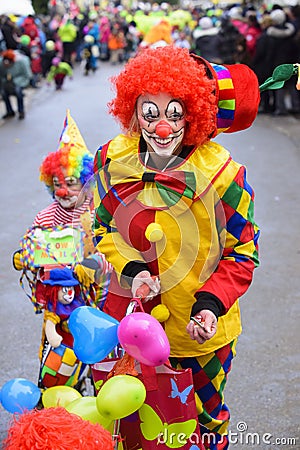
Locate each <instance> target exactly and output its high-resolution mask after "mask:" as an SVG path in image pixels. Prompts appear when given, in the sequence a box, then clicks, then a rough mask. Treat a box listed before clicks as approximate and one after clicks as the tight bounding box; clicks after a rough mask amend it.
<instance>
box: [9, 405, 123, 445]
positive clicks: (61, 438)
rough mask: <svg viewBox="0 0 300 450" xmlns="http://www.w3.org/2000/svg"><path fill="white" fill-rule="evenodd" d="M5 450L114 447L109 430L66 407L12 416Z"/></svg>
mask: <svg viewBox="0 0 300 450" xmlns="http://www.w3.org/2000/svg"><path fill="white" fill-rule="evenodd" d="M3 448H4V449H5V450H34V449H39V450H54V449H55V450H71V449H73V450H113V448H114V444H113V440H112V436H111V434H110V433H109V431H107V430H105V429H104V428H103V427H102V426H101V425H99V424H94V423H91V422H90V421H88V420H83V419H81V417H79V416H77V415H75V414H71V413H69V412H68V411H66V410H65V408H61V407H57V408H45V409H42V410H36V409H34V410H32V411H29V412H25V413H24V414H20V415H17V416H14V421H13V423H12V425H11V426H10V428H9V430H8V434H7V438H6V439H5V440H4V447H3Z"/></svg>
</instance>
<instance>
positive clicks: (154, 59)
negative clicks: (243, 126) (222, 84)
mask: <svg viewBox="0 0 300 450" xmlns="http://www.w3.org/2000/svg"><path fill="white" fill-rule="evenodd" d="M111 81H112V84H113V87H114V89H115V91H116V97H115V98H114V99H113V100H112V101H111V102H110V103H109V104H108V107H109V112H110V114H112V115H113V116H114V117H115V118H116V119H117V120H118V121H119V122H120V124H121V126H122V128H123V130H124V131H125V132H128V131H130V132H137V133H139V132H140V129H139V125H138V122H137V120H136V119H134V118H135V114H136V113H135V108H136V101H137V99H138V97H139V96H140V95H145V94H151V95H157V94H158V93H160V92H164V93H167V94H169V95H171V96H172V97H174V98H176V99H178V100H180V101H181V102H182V103H183V104H184V107H185V110H186V116H185V118H186V122H187V128H186V132H185V135H184V139H183V144H184V145H201V144H203V143H204V142H205V141H207V140H208V139H210V138H211V136H212V134H213V133H214V131H215V128H216V113H217V100H216V88H217V86H216V80H215V79H209V77H208V76H207V75H206V69H205V65H204V64H203V65H202V64H201V63H199V62H197V61H196V60H195V59H194V58H191V56H190V54H189V51H188V50H186V49H181V48H176V47H174V46H171V45H170V46H166V47H160V48H156V49H146V50H143V51H142V52H141V53H140V54H139V55H137V56H136V57H135V58H133V59H131V60H130V61H129V62H128V63H127V64H126V66H125V68H124V70H123V71H122V72H121V73H120V74H119V75H117V76H115V77H112V78H111Z"/></svg>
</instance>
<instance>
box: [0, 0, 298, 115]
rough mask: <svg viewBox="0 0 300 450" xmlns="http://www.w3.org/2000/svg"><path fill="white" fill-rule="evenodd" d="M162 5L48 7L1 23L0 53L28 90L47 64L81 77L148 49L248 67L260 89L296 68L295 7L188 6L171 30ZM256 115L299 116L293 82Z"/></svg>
mask: <svg viewBox="0 0 300 450" xmlns="http://www.w3.org/2000/svg"><path fill="white" fill-rule="evenodd" d="M162 5H164V7H159V6H158V4H155V6H154V5H153V7H152V10H150V11H149V10H147V11H136V10H135V11H132V10H125V9H124V8H123V7H114V8H111V9H109V8H107V9H105V10H102V9H101V8H98V9H96V8H95V9H92V10H84V11H82V10H80V9H79V8H78V7H77V6H76V2H72V8H70V9H69V10H68V11H67V10H62V9H61V8H60V9H59V8H55V7H52V8H51V9H50V10H49V14H48V15H47V16H40V15H37V16H27V17H11V16H0V51H2V52H3V51H4V50H6V49H12V50H14V51H15V52H17V54H20V55H23V56H24V57H26V58H29V61H30V67H31V71H32V77H31V79H30V86H32V87H33V88H36V87H38V86H39V83H40V82H41V80H42V79H43V78H45V79H47V77H48V76H49V71H50V69H51V67H52V66H53V65H52V61H53V58H58V59H59V60H60V61H61V62H63V63H67V64H68V65H69V66H70V68H71V70H72V69H73V67H74V65H75V64H78V63H82V66H83V74H84V75H88V74H89V73H90V72H95V71H96V70H97V69H98V68H99V67H100V66H101V64H102V63H105V62H107V63H110V64H113V65H115V64H122V63H124V62H125V61H127V60H128V59H129V58H132V57H134V56H135V55H136V53H137V52H138V51H141V49H143V48H145V47H147V46H155V45H156V46H160V45H169V44H174V45H177V46H179V47H184V48H188V49H189V50H190V51H191V52H194V53H197V54H198V55H200V56H202V57H203V58H205V59H207V60H208V61H210V62H212V63H216V64H239V63H243V64H247V65H249V66H250V67H251V68H252V69H253V70H254V71H255V73H256V74H257V76H258V79H259V82H260V83H262V82H263V81H265V80H266V79H267V78H268V77H269V76H271V74H272V72H273V70H274V68H275V67H276V66H277V65H279V64H283V63H297V62H299V59H300V58H299V57H300V5H296V6H287V7H284V8H283V7H281V6H279V5H277V4H274V5H273V6H272V8H268V9H267V8H265V9H264V8H258V7H254V6H253V5H252V4H249V5H248V6H247V4H246V6H244V7H242V6H240V5H233V6H228V7H227V8H225V9H223V10H221V9H219V8H217V7H216V8H212V9H207V10H204V9H202V8H201V7H195V8H194V9H193V10H189V11H188V15H186V16H185V18H181V20H180V21H178V22H175V23H174V21H170V20H169V17H170V12H171V11H173V12H174V9H176V8H174V7H171V6H170V5H167V4H166V3H164V4H162ZM166 5H167V6H166ZM177 9H178V8H177ZM141 15H143V16H144V17H146V19H149V17H151V16H153V15H155V22H154V21H152V23H153V25H151V27H150V29H149V26H148V29H147V30H146V29H145V28H144V27H143V26H141V23H144V22H145V21H142V20H137V18H138V17H139V19H140V17H141ZM150 35H151V37H150ZM0 61H1V60H0ZM56 61H57V60H56ZM260 112H264V113H272V114H275V115H284V114H290V113H300V94H299V91H297V90H296V88H295V86H294V84H293V81H290V82H287V83H286V86H285V88H283V89H280V90H278V91H276V92H271V91H267V92H266V93H264V94H263V95H262V101H261V105H260Z"/></svg>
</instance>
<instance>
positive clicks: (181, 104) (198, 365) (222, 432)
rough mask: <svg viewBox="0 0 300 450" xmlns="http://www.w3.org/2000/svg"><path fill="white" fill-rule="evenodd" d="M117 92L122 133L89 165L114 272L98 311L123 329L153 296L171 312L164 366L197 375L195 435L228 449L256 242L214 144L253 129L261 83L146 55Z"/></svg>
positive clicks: (242, 174) (248, 193) (248, 200)
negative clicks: (139, 295)
mask: <svg viewBox="0 0 300 450" xmlns="http://www.w3.org/2000/svg"><path fill="white" fill-rule="evenodd" d="M112 82H113V85H114V87H115V91H116V96H115V98H114V99H113V100H112V101H111V102H110V104H109V109H110V113H111V114H112V115H113V116H114V117H115V118H116V119H117V120H118V121H119V122H120V124H121V126H122V128H123V129H124V132H125V133H124V134H120V135H118V136H116V137H115V138H114V139H112V140H111V141H109V142H108V143H107V144H105V145H102V146H101V147H100V148H99V150H98V152H97V154H96V156H95V172H96V173H95V175H96V180H97V195H96V199H95V223H94V228H95V235H96V236H97V240H98V246H97V248H98V249H99V250H100V251H101V252H102V253H104V255H105V256H106V259H107V260H108V261H109V262H110V263H111V264H112V266H113V267H114V269H115V270H114V273H113V275H112V280H111V285H110V288H109V293H108V296H107V300H106V302H105V305H104V311H105V312H107V313H108V314H110V315H112V316H114V317H115V318H117V319H119V320H120V319H121V318H122V316H124V314H125V312H126V308H127V306H128V303H129V302H130V299H131V297H134V296H135V295H136V291H137V289H138V288H139V287H140V286H141V285H142V284H147V285H148V287H149V291H150V292H149V295H148V296H147V297H146V303H145V310H146V311H147V312H151V310H152V309H153V308H154V307H155V306H156V305H159V304H161V305H164V311H165V312H166V311H167V313H165V314H164V317H160V320H161V321H162V324H163V326H164V328H165V331H166V333H167V336H168V338H169V341H170V346H171V358H170V361H171V363H172V364H173V365H174V366H177V367H182V368H187V367H190V368H191V369H192V372H193V378H194V389H195V393H196V397H197V405H198V413H199V423H200V425H201V426H202V433H210V432H211V433H212V436H213V437H214V438H213V439H211V444H209V443H206V447H207V448H214V449H215V448H218V449H221V448H222V449H224V448H227V446H228V439H227V427H228V422H229V410H228V407H227V406H226V404H225V402H224V395H223V391H224V387H225V382H226V379H227V375H228V373H229V371H230V368H231V360H232V358H233V357H234V355H235V347H236V342H237V338H238V336H239V334H240V333H241V321H240V310H239V302H238V299H239V297H241V296H242V295H243V294H244V293H245V292H246V291H247V289H248V287H249V285H250V284H251V281H252V276H253V271H254V268H255V267H256V266H257V265H258V253H257V240H258V235H259V231H258V227H257V226H256V224H255V222H254V218H253V208H254V205H253V201H254V194H253V190H252V188H251V187H250V185H249V184H248V182H247V181H246V169H245V167H244V166H243V165H241V164H239V163H237V162H235V161H234V160H233V159H232V158H231V156H230V153H229V152H228V151H227V150H226V149H225V148H224V147H223V146H221V145H220V144H218V143H216V142H213V141H212V140H211V139H212V138H213V137H215V136H216V135H217V134H218V133H219V132H234V131H239V130H243V129H245V128H247V127H249V126H250V125H251V124H252V122H253V120H254V119H255V117H256V114H257V108H258V104H259V87H258V83H257V79H256V76H255V74H254V73H253V72H252V71H251V70H250V69H249V68H248V67H247V66H244V65H235V66H226V67H225V66H219V65H215V64H209V63H208V62H207V61H205V60H203V59H202V58H199V57H196V56H194V55H191V54H189V52H188V51H187V50H184V49H178V48H175V47H173V46H167V47H162V48H157V49H149V50H145V51H144V52H142V53H141V54H140V55H138V56H137V57H136V58H134V59H132V60H130V61H129V63H127V65H126V66H125V68H124V70H123V71H122V72H121V73H120V74H119V75H118V76H116V77H114V78H113V79H112ZM160 315H161V314H160ZM212 442H213V443H212Z"/></svg>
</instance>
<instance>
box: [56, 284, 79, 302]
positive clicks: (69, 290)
mask: <svg viewBox="0 0 300 450" xmlns="http://www.w3.org/2000/svg"><path fill="white" fill-rule="evenodd" d="M74 296H75V289H74V286H62V287H61V288H60V289H59V291H58V301H59V303H62V304H63V305H69V304H70V303H72V301H73V300H74Z"/></svg>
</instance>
